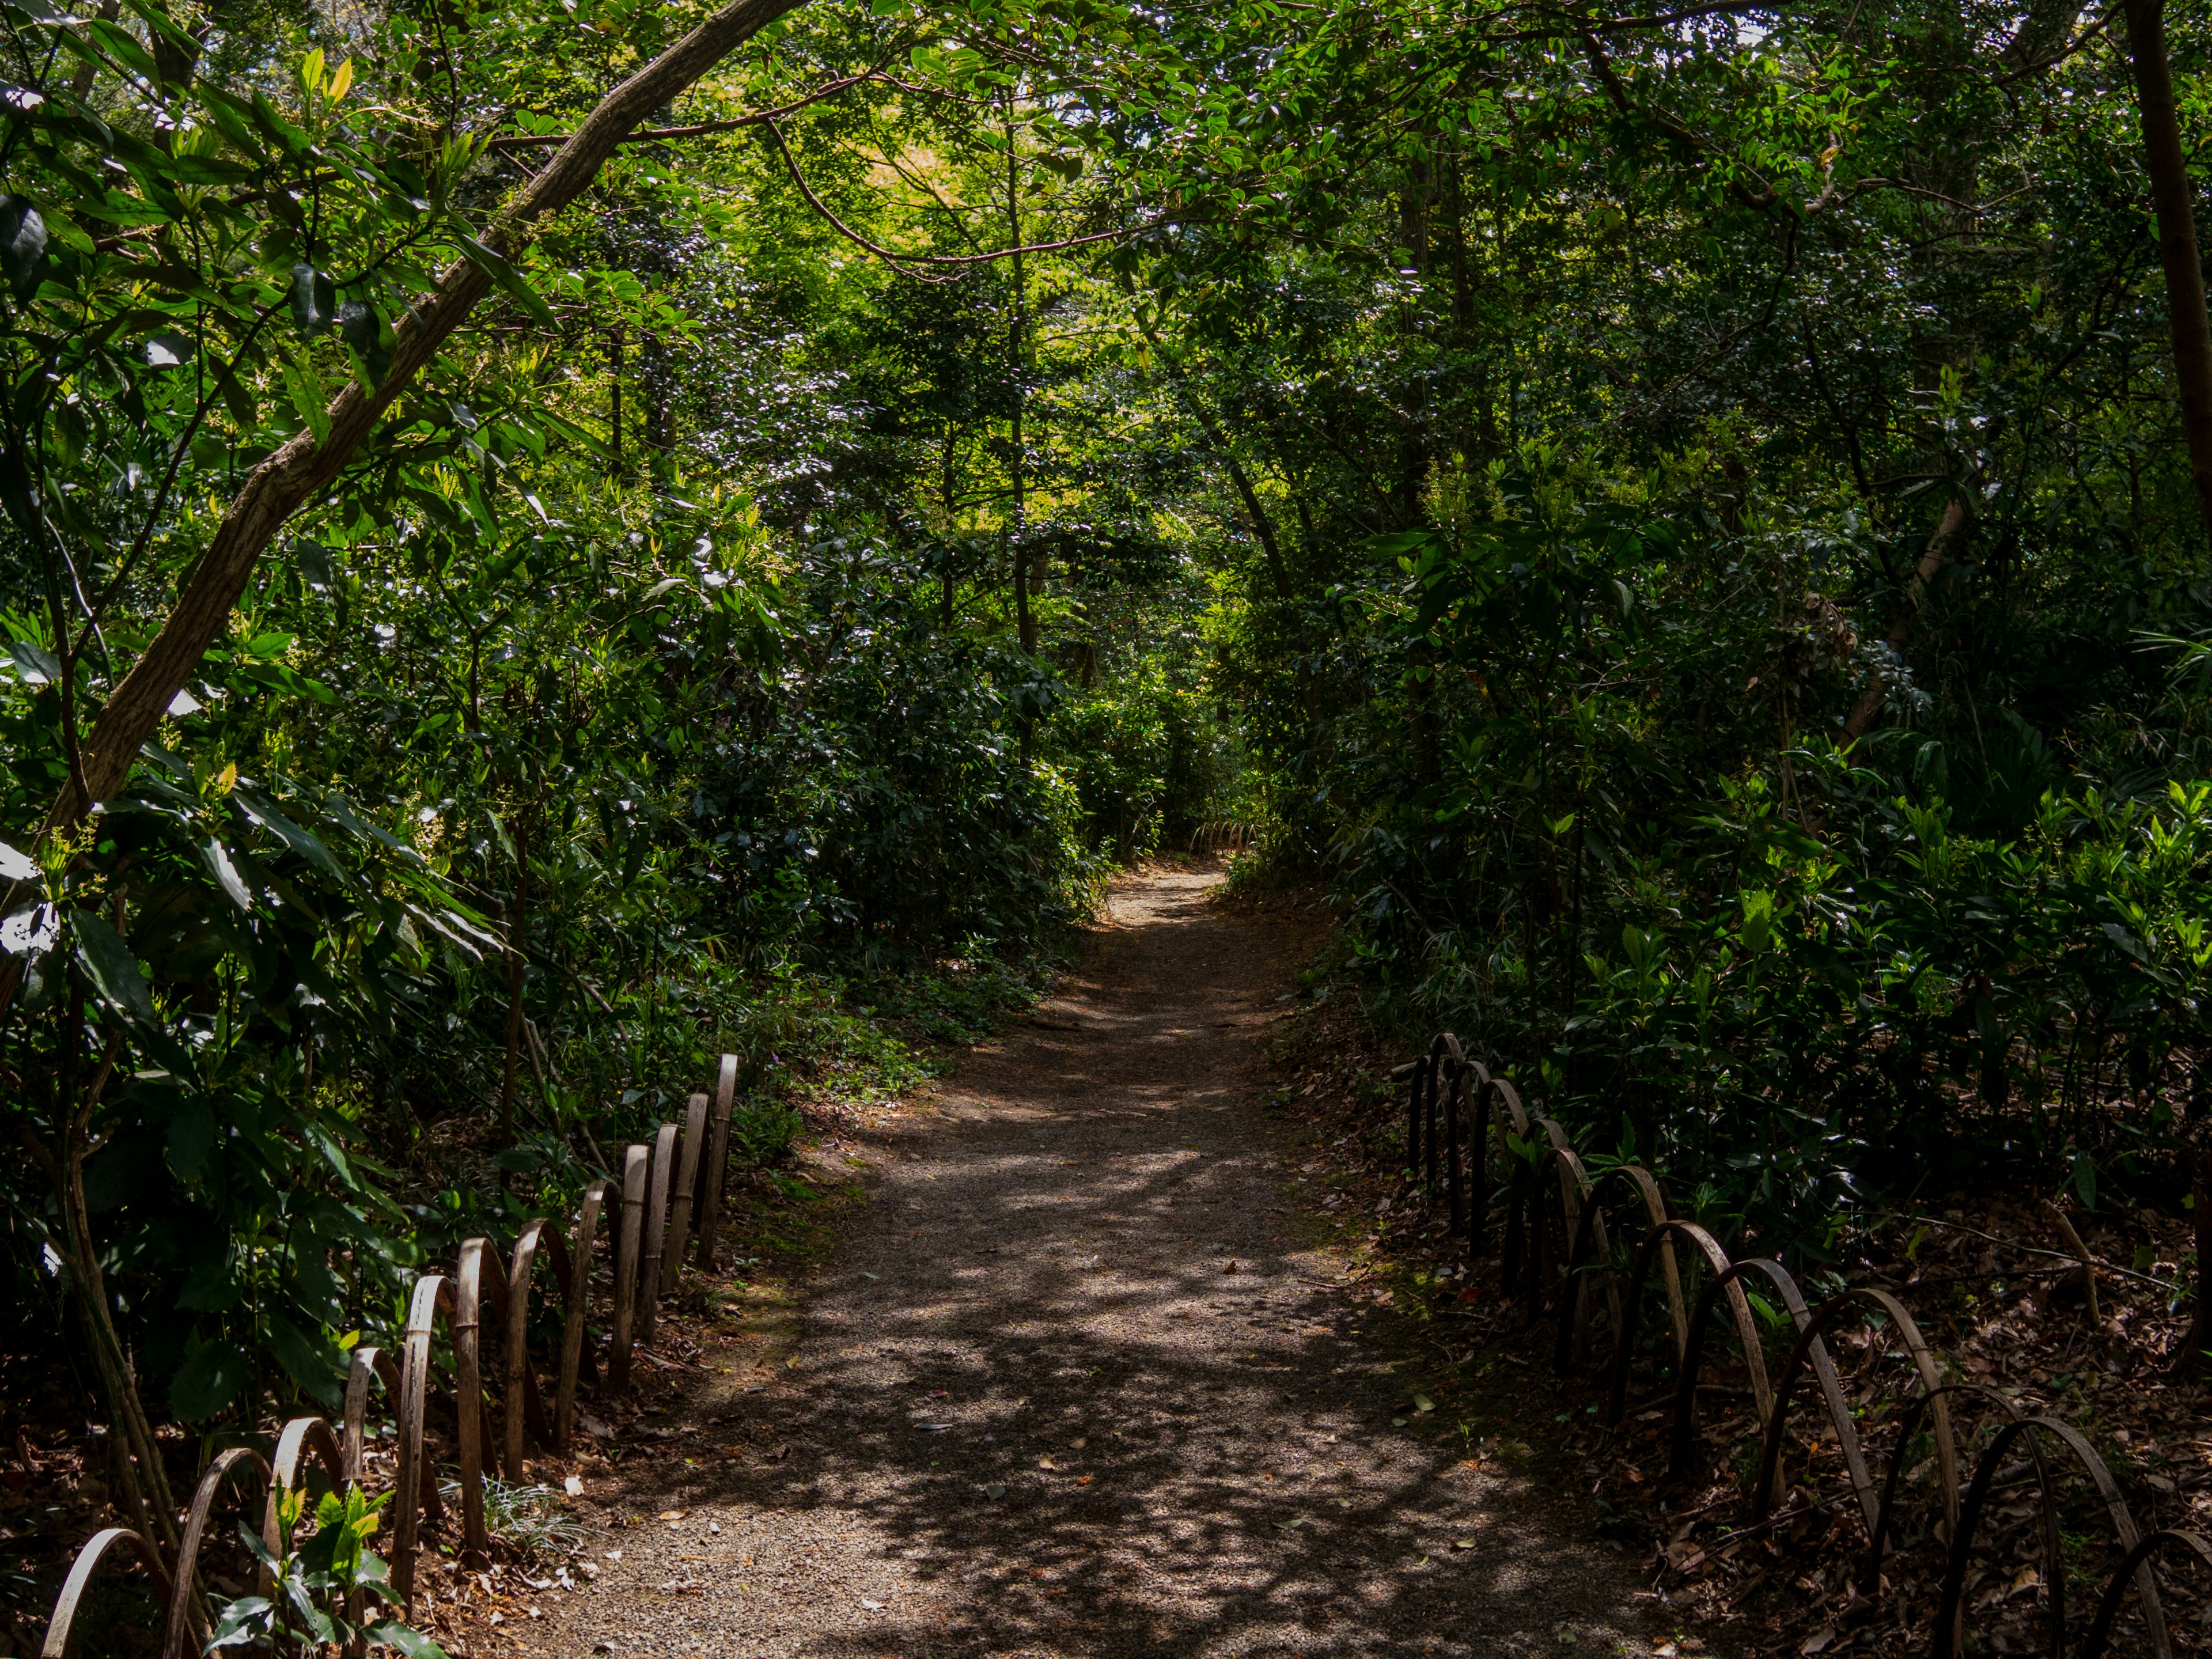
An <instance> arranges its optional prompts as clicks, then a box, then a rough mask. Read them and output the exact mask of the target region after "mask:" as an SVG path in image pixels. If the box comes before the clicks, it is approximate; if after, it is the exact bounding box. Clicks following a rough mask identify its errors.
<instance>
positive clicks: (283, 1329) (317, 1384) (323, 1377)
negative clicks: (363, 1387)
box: [269, 1314, 345, 1411]
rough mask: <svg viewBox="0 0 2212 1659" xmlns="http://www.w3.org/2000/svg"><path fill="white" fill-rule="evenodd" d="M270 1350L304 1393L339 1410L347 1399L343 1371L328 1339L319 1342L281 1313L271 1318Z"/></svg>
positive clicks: (335, 1350) (335, 1349) (334, 1349)
mask: <svg viewBox="0 0 2212 1659" xmlns="http://www.w3.org/2000/svg"><path fill="white" fill-rule="evenodd" d="M269 1351H270V1352H271V1353H273V1354H275V1355H276V1363H277V1364H280V1365H282V1366H283V1368H284V1370H285V1374H286V1375H287V1376H289V1377H290V1378H291V1379H292V1380H293V1381H294V1382H295V1383H298V1384H299V1385H300V1387H301V1390H302V1391H304V1392H305V1393H307V1394H311V1395H314V1397H315V1398H316V1399H318V1400H319V1401H322V1402H323V1404H324V1405H325V1406H326V1407H329V1408H330V1409H331V1410H332V1411H336V1410H337V1407H338V1406H339V1404H340V1403H341V1402H342V1401H343V1397H344V1389H343V1385H344V1381H345V1371H344V1368H343V1366H342V1365H341V1364H339V1363H338V1362H337V1360H336V1359H335V1358H333V1357H332V1356H333V1355H334V1354H335V1353H336V1352H337V1348H336V1346H335V1345H334V1344H331V1343H330V1342H329V1340H328V1339H327V1338H326V1339H325V1340H324V1341H322V1342H320V1343H318V1342H317V1341H315V1340H313V1338H311V1337H309V1336H308V1335H307V1334H306V1333H305V1332H303V1331H301V1329H300V1328H299V1327H298V1326H296V1325H295V1324H293V1323H292V1322H291V1321H290V1320H289V1319H287V1318H285V1317H284V1316H283V1315H282V1314H272V1315H270V1318H269Z"/></svg>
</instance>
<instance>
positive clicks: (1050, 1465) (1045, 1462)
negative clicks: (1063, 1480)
mask: <svg viewBox="0 0 2212 1659" xmlns="http://www.w3.org/2000/svg"><path fill="white" fill-rule="evenodd" d="M1037 1467H1038V1468H1041V1469H1051V1470H1054V1471H1055V1472H1057V1471H1058V1469H1059V1468H1060V1465H1059V1464H1057V1463H1055V1462H1053V1461H1052V1459H1050V1458H1049V1457H1040V1458H1038V1459H1037Z"/></svg>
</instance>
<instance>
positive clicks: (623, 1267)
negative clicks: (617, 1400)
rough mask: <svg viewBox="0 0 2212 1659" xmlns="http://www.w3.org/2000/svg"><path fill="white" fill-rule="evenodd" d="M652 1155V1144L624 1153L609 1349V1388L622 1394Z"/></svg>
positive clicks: (626, 1384)
mask: <svg viewBox="0 0 2212 1659" xmlns="http://www.w3.org/2000/svg"><path fill="white" fill-rule="evenodd" d="M652 1157H653V1149H652V1148H651V1147H649V1146H630V1147H627V1148H625V1149H624V1150H623V1185H622V1193H623V1212H622V1231H621V1232H620V1233H619V1234H617V1236H616V1249H615V1328H614V1337H613V1341H612V1346H611V1347H610V1348H609V1350H608V1352H607V1388H608V1390H609V1391H610V1392H611V1393H614V1394H623V1393H625V1392H627V1391H628V1389H629V1351H630V1344H631V1341H632V1340H633V1339H634V1337H635V1331H636V1319H637V1280H638V1256H639V1255H640V1254H641V1250H640V1246H641V1242H642V1237H643V1229H644V1225H645V1178H646V1165H647V1163H649V1162H650V1161H651V1159H652Z"/></svg>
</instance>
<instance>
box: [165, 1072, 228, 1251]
mask: <svg viewBox="0 0 2212 1659" xmlns="http://www.w3.org/2000/svg"><path fill="white" fill-rule="evenodd" d="M215 1136H216V1121H215V1109H214V1108H213V1107H211V1106H210V1105H209V1104H208V1103H207V1102H206V1101H204V1100H202V1099H200V1098H199V1097H197V1096H194V1097H191V1098H190V1099H187V1100H186V1101H185V1103H184V1104H183V1105H182V1106H180V1107H179V1108H178V1109H177V1115H175V1116H174V1117H173V1118H171V1119H170V1120H169V1167H170V1168H171V1169H172V1170H175V1171H176V1173H177V1174H178V1175H179V1176H181V1177H184V1178H185V1179H190V1178H191V1176H196V1175H197V1174H198V1173H199V1172H200V1170H201V1169H202V1168H203V1167H204V1165H205V1164H206V1163H207V1161H208V1154H209V1153H210V1152H213V1151H214V1150H215ZM186 1288H187V1290H189V1289H190V1286H189V1285H187V1286H186Z"/></svg>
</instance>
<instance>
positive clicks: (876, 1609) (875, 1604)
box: [860, 1273, 884, 1613]
mask: <svg viewBox="0 0 2212 1659" xmlns="http://www.w3.org/2000/svg"><path fill="white" fill-rule="evenodd" d="M869 1277H870V1278H873V1277H875V1275H874V1274H872V1273H871V1274H870V1275H869ZM860 1605H861V1606H862V1607H866V1609H867V1610H868V1611H869V1612H870V1613H881V1612H882V1611H883V1610H884V1603H883V1602H881V1601H870V1600H868V1598H867V1597H866V1596H865V1595H864V1596H862V1597H861V1598H860Z"/></svg>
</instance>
